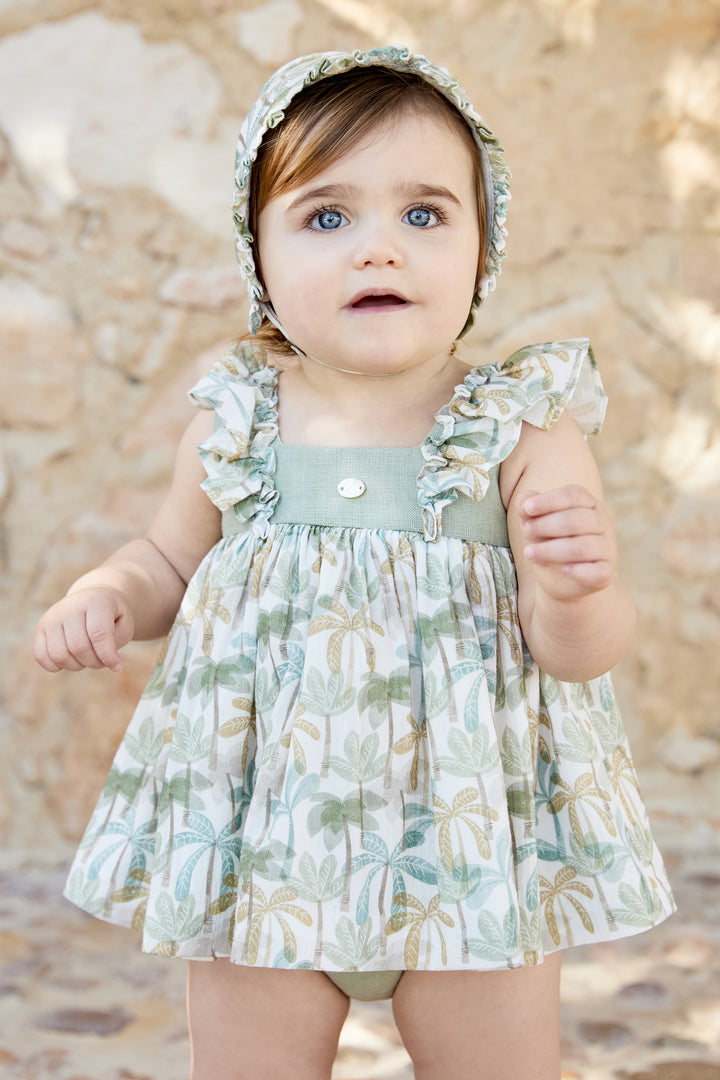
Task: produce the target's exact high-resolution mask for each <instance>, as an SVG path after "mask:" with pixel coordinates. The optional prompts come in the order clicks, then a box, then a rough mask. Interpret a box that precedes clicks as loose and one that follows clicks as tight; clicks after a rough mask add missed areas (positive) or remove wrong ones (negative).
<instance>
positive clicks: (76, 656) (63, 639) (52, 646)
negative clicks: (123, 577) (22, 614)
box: [34, 587, 134, 672]
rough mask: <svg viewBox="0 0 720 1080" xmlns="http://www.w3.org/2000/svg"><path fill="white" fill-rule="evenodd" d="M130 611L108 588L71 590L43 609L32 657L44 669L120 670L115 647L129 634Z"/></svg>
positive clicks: (132, 626) (120, 646)
mask: <svg viewBox="0 0 720 1080" xmlns="http://www.w3.org/2000/svg"><path fill="white" fill-rule="evenodd" d="M133 629H134V621H133V617H132V612H131V611H130V608H129V607H128V605H127V603H126V601H125V599H124V598H123V596H122V594H121V593H119V592H118V591H117V589H113V588H109V587H100V588H98V587H91V588H85V589H78V590H77V592H72V593H70V594H69V595H68V596H66V597H65V598H64V599H63V600H60V602H59V603H57V604H54V605H53V607H51V608H50V609H49V610H48V611H46V612H45V614H44V615H43V617H42V619H41V620H40V622H39V623H38V628H37V630H36V632H35V647H34V653H35V659H36V660H37V662H38V664H39V665H40V667H42V668H44V669H45V671H52V672H55V671H61V670H63V669H64V670H65V671H81V670H82V669H83V668H103V667H107V668H110V669H111V671H121V670H122V660H121V659H120V656H119V654H118V649H121V648H122V647H123V645H127V643H128V641H130V640H131V638H132V636H133Z"/></svg>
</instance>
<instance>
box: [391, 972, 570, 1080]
mask: <svg viewBox="0 0 720 1080" xmlns="http://www.w3.org/2000/svg"><path fill="white" fill-rule="evenodd" d="M392 1004H393V1013H394V1015H395V1022H396V1023H397V1026H398V1030H399V1031H400V1035H401V1037H402V1040H403V1042H404V1043H405V1046H406V1048H407V1051H408V1053H409V1055H410V1057H411V1058H412V1060H413V1065H414V1067H415V1080H448V1078H449V1077H452V1080H559V1077H560V1032H559V1028H560V953H559V952H558V953H553V955H552V956H549V957H548V958H547V960H546V961H545V963H544V964H540V965H539V966H538V967H527V968H514V969H512V970H511V971H488V972H472V971H448V972H444V971H406V972H405V974H404V975H403V977H402V978H401V979H400V982H399V983H398V987H397V990H396V991H395V994H394V996H393V999H392Z"/></svg>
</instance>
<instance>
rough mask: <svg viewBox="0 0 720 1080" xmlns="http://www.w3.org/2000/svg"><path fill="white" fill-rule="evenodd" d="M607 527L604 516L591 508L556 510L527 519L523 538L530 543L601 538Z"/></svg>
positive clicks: (524, 524) (523, 529) (524, 523)
mask: <svg viewBox="0 0 720 1080" xmlns="http://www.w3.org/2000/svg"><path fill="white" fill-rule="evenodd" d="M606 527H607V525H606V521H605V517H604V515H603V514H600V513H598V511H597V509H591V508H590V507H573V508H572V509H571V510H556V511H552V512H550V513H547V514H542V515H540V516H537V517H528V518H525V520H524V521H523V523H522V531H523V536H524V537H525V539H526V540H527V541H528V542H530V543H532V542H533V541H535V540H549V539H552V538H554V537H563V536H600V535H602V534H603V533H604V532H605V530H606Z"/></svg>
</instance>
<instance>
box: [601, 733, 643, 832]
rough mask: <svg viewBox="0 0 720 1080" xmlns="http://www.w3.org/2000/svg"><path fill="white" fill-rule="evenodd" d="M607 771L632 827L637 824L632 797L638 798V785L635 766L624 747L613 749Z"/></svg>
mask: <svg viewBox="0 0 720 1080" xmlns="http://www.w3.org/2000/svg"><path fill="white" fill-rule="evenodd" d="M608 771H609V773H610V783H611V784H612V789H613V791H614V792H615V795H616V796H617V797H618V798H619V799H620V802H621V803H622V806H623V809H624V810H625V813H626V814H627V816H628V819H629V820H630V822H631V823H632V824H633V825H637V824H639V823H638V820H637V809H636V804H635V802H634V799H633V795H637V796H638V797H639V795H640V785H639V784H638V779H637V775H636V773H635V766H634V765H633V762H632V758H631V757H630V755H629V754H628V752H627V749H626V747H624V746H616V747H615V749H614V750H613V752H612V759H611V768H610V769H609V770H608ZM628 789H629V794H628Z"/></svg>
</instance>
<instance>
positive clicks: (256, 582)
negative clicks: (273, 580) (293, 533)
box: [249, 544, 272, 600]
mask: <svg viewBox="0 0 720 1080" xmlns="http://www.w3.org/2000/svg"><path fill="white" fill-rule="evenodd" d="M271 550H272V548H271V546H270V544H263V545H262V546H261V547H260V549H259V551H256V552H255V554H254V556H253V560H252V569H251V571H250V577H249V588H250V596H251V597H252V598H253V600H257V599H258V597H259V596H260V595H261V593H262V592H263V591H264V590H263V588H262V576H263V570H264V569H265V563H266V562H267V557H268V555H269V554H270V552H271Z"/></svg>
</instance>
